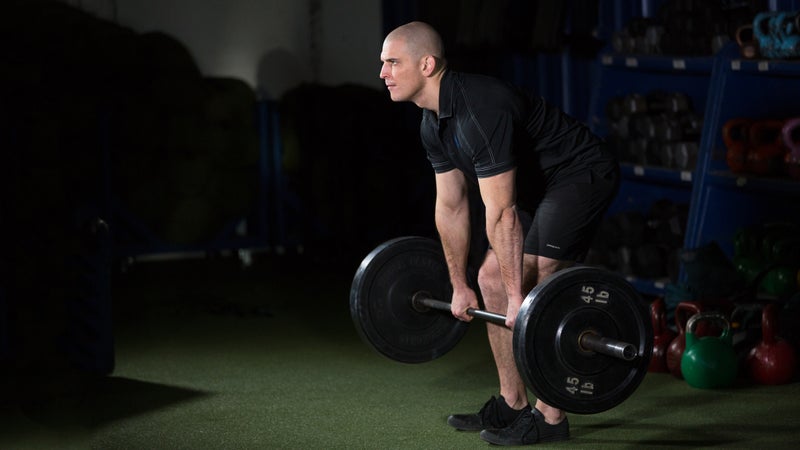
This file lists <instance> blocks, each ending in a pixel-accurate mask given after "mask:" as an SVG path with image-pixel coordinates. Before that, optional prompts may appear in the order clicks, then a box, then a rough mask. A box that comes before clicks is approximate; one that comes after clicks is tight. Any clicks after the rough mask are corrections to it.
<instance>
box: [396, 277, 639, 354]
mask: <svg viewBox="0 0 800 450" xmlns="http://www.w3.org/2000/svg"><path fill="white" fill-rule="evenodd" d="M411 302H412V304H413V306H414V308H416V309H417V310H421V309H424V308H430V309H436V310H439V311H446V312H450V303H447V302H443V301H441V300H437V299H435V298H430V297H429V296H427V295H426V294H425V293H421V292H418V293H416V294H414V296H413V298H412V299H411ZM467 314H468V315H470V316H472V317H475V318H477V319H483V320H485V321H487V322H491V323H494V324H496V325H502V326H505V325H506V316H504V315H502V314H497V313H494V312H490V311H484V310H482V309H476V308H469V309H467ZM577 344H578V345H579V346H580V347H581V348H582V349H583V350H586V351H592V352H596V353H600V354H602V355H606V356H611V357H613V358H618V359H623V360H625V361H632V360H634V359H636V356H638V352H637V349H636V346H635V345H633V344H631V343H628V342H624V341H619V340H616V339H611V338H607V337H603V336H601V335H599V334H597V333H595V332H585V333H582V334H581V335H580V337H579V338H578V342H577Z"/></svg>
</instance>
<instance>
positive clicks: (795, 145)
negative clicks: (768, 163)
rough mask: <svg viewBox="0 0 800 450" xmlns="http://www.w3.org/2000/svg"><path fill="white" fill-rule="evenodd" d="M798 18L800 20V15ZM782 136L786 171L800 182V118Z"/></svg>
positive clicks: (792, 122)
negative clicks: (785, 149) (785, 150)
mask: <svg viewBox="0 0 800 450" xmlns="http://www.w3.org/2000/svg"><path fill="white" fill-rule="evenodd" d="M797 17H798V18H800V14H798V16H797ZM781 134H782V135H783V144H784V145H785V146H786V148H788V149H789V151H787V152H786V156H784V158H783V167H784V170H786V173H787V174H788V175H789V176H790V177H792V178H794V179H795V180H800V117H795V118H793V119H789V120H787V121H786V123H785V124H784V125H783V130H782V131H781Z"/></svg>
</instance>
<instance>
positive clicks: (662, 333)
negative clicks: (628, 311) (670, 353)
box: [647, 297, 675, 372]
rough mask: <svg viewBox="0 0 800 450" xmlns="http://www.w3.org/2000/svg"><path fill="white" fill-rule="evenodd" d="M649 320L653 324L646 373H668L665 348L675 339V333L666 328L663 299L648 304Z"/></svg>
mask: <svg viewBox="0 0 800 450" xmlns="http://www.w3.org/2000/svg"><path fill="white" fill-rule="evenodd" d="M650 320H652V322H653V354H652V356H651V357H650V365H649V366H648V367H647V371H648V372H669V368H668V367H667V347H669V344H670V342H672V340H673V339H675V332H674V331H672V330H671V329H670V328H669V327H668V326H667V315H666V312H665V307H664V299H663V298H662V297H659V298H657V299H655V300H653V302H652V303H650Z"/></svg>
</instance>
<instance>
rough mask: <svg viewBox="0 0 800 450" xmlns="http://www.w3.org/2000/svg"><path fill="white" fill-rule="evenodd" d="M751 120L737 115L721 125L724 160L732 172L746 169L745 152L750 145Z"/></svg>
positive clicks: (740, 171) (742, 171)
mask: <svg viewBox="0 0 800 450" xmlns="http://www.w3.org/2000/svg"><path fill="white" fill-rule="evenodd" d="M752 123H753V121H752V120H751V119H748V118H745V117H738V118H734V119H730V120H728V121H726V122H725V123H724V124H723V125H722V141H723V142H724V143H725V148H726V149H727V151H726V152H725V162H726V163H727V164H728V168H730V169H731V172H733V173H744V172H746V171H747V153H748V149H749V147H750V134H749V130H750V125H752Z"/></svg>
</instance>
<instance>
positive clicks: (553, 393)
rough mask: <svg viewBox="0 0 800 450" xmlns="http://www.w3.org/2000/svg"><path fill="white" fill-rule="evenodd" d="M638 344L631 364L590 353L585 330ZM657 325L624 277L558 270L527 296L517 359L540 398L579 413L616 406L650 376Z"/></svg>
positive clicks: (518, 327)
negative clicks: (584, 345) (584, 341)
mask: <svg viewBox="0 0 800 450" xmlns="http://www.w3.org/2000/svg"><path fill="white" fill-rule="evenodd" d="M587 330H592V331H594V332H596V333H599V334H600V335H602V336H604V337H606V338H610V339H616V340H619V341H624V342H627V343H630V344H633V345H634V346H635V347H636V349H637V355H638V356H637V357H636V358H634V359H633V360H632V361H625V360H623V359H618V358H615V357H611V356H607V355H602V354H599V353H595V352H589V351H585V350H583V349H581V348H580V346H579V344H578V341H579V337H580V335H581V333H583V332H584V331H587ZM652 350H653V329H652V323H651V321H650V316H649V311H648V309H647V305H646V304H645V302H644V301H643V300H642V299H641V297H640V296H639V294H638V292H636V290H635V289H634V288H633V286H631V285H630V283H628V282H627V281H626V280H625V279H624V278H622V277H621V276H619V275H617V274H614V273H612V272H609V271H606V270H603V269H597V268H592V267H583V266H581V267H572V268H569V269H565V270H562V271H560V272H557V273H556V274H555V275H553V276H551V277H550V278H548V279H547V280H545V281H544V282H542V283H540V284H539V285H538V286H536V287H535V288H534V289H533V290H532V291H531V292H530V293H529V294H528V296H527V297H526V298H525V301H524V302H523V304H522V307H521V308H520V312H519V315H518V316H517V322H516V325H515V326H514V357H515V359H516V362H517V367H518V369H519V371H520V375H521V376H522V378H523V380H524V381H525V383H526V385H527V386H528V387H529V388H530V389H531V391H533V393H534V394H535V395H536V397H537V398H539V399H541V400H542V401H543V402H545V403H547V404H549V405H551V406H555V407H557V408H560V409H563V410H565V411H567V412H571V413H576V414H594V413H599V412H602V411H606V410H609V409H611V408H613V407H615V406H617V405H618V404H620V403H622V402H623V401H624V400H625V399H627V398H628V397H629V396H630V395H631V394H632V393H633V392H634V391H635V390H636V388H637V387H638V386H639V384H641V382H642V380H643V379H644V376H645V375H646V374H647V367H648V366H649V363H650V355H651V353H652Z"/></svg>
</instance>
